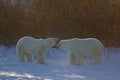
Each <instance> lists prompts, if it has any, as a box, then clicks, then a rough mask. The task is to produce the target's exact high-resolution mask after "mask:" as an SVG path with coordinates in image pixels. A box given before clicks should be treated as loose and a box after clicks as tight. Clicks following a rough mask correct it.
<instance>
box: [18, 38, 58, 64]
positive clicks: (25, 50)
mask: <svg viewBox="0 0 120 80" xmlns="http://www.w3.org/2000/svg"><path fill="white" fill-rule="evenodd" d="M57 41H58V39H57V38H47V39H35V38H33V37H29V36H25V37H23V38H21V39H19V40H18V42H17V45H16V50H17V53H18V56H19V60H20V61H21V62H24V61H25V56H26V58H27V60H28V61H30V62H31V61H32V55H34V56H35V58H36V61H37V63H39V64H43V63H44V61H43V58H42V57H43V55H44V53H45V51H46V50H47V49H48V48H49V47H52V46H55V45H56V43H57Z"/></svg>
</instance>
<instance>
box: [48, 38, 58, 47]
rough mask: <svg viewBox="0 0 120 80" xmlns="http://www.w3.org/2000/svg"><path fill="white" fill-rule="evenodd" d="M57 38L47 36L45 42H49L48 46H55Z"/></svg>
mask: <svg viewBox="0 0 120 80" xmlns="http://www.w3.org/2000/svg"><path fill="white" fill-rule="evenodd" d="M58 41H59V40H58V39H57V38H47V39H46V42H47V43H48V44H49V47H52V46H55V45H56V44H57V43H58Z"/></svg>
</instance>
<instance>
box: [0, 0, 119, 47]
mask: <svg viewBox="0 0 120 80" xmlns="http://www.w3.org/2000/svg"><path fill="white" fill-rule="evenodd" d="M23 36H32V37H35V38H48V37H57V38H59V39H69V38H74V37H78V38H88V37H89V38H90V37H93V38H98V39H99V40H100V41H101V42H103V44H104V45H105V46H116V47H118V46H119V45H120V0H0V44H4V45H6V46H10V45H14V44H16V42H17V40H18V39H20V38H21V37H23Z"/></svg>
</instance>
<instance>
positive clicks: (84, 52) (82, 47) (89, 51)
mask: <svg viewBox="0 0 120 80" xmlns="http://www.w3.org/2000/svg"><path fill="white" fill-rule="evenodd" d="M57 46H58V48H60V49H68V50H70V53H71V63H72V64H76V65H82V64H83V62H84V58H85V57H88V56H89V57H91V58H92V59H93V62H92V64H98V63H100V62H101V58H102V53H103V49H104V46H103V44H102V43H101V42H100V41H99V40H97V39H95V38H86V39H78V38H73V39H68V40H61V41H60V42H59V43H58V45H57Z"/></svg>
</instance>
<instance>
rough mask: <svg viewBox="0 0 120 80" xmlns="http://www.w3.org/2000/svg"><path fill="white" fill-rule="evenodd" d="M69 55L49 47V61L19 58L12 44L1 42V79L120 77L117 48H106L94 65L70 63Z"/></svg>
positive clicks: (93, 79) (107, 79)
mask: <svg viewBox="0 0 120 80" xmlns="http://www.w3.org/2000/svg"><path fill="white" fill-rule="evenodd" d="M48 53H49V54H48ZM69 59H70V54H69V51H64V50H63V51H62V50H57V49H48V51H47V52H46V54H45V55H44V60H45V61H46V62H47V63H48V65H45V64H44V65H43V64H37V63H36V62H19V60H18V56H17V54H16V49H15V46H12V47H11V48H7V47H4V46H0V80H120V69H119V68H120V49H119V48H106V49H105V53H104V55H103V58H102V63H101V64H97V65H82V66H75V65H70V64H69V63H70V60H69Z"/></svg>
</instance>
